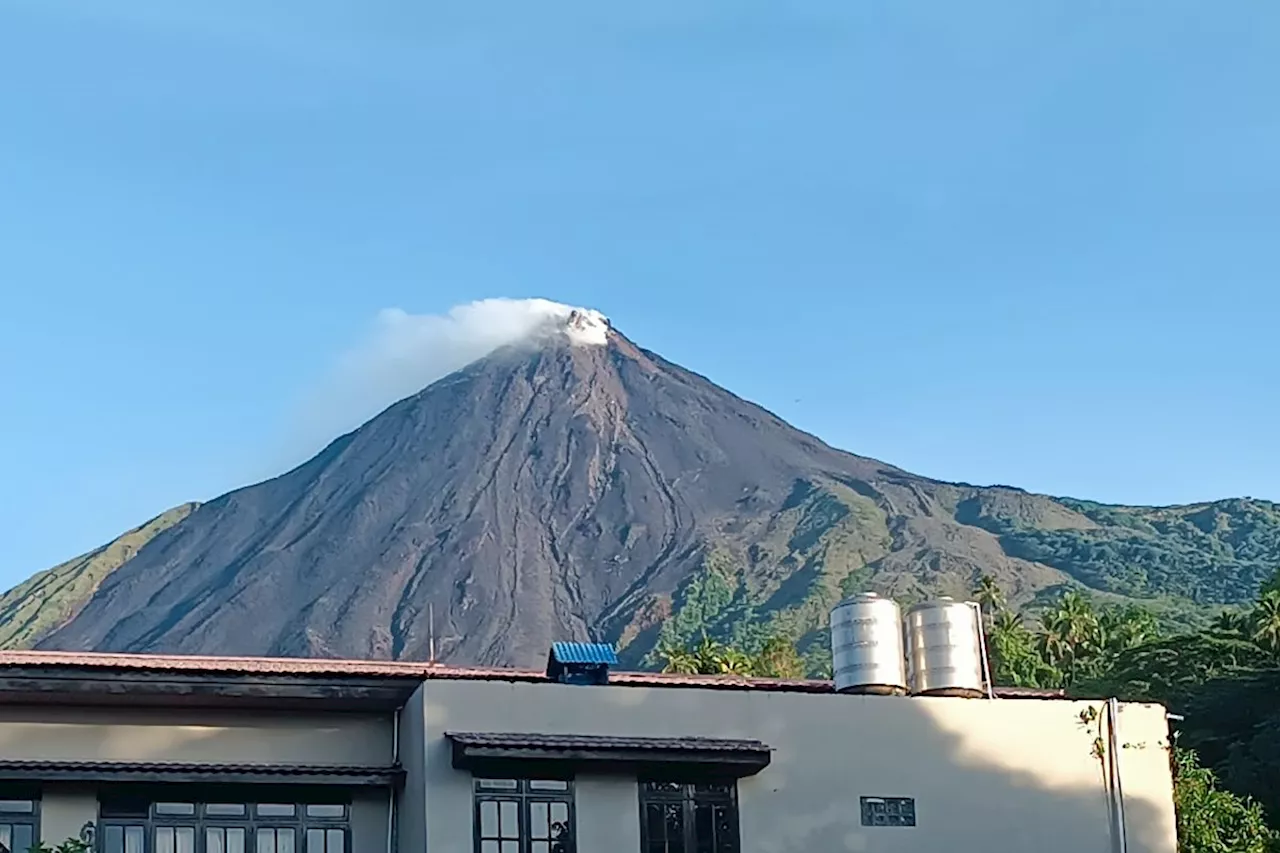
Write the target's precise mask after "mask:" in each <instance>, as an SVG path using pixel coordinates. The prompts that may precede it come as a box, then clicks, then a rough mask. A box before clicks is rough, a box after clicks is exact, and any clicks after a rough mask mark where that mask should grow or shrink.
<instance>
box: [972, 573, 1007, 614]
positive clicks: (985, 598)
mask: <svg viewBox="0 0 1280 853" xmlns="http://www.w3.org/2000/svg"><path fill="white" fill-rule="evenodd" d="M973 598H974V600H975V601H977V602H978V606H979V607H981V608H982V612H983V613H984V614H985V615H986V616H987V618H994V617H995V615H996V613H998V612H1000V611H1001V610H1003V609H1004V606H1005V604H1006V603H1007V602H1006V599H1005V597H1004V591H1003V590H1001V589H1000V585H999V584H997V583H996V579H995V578H993V577H992V576H991V575H983V576H982V577H980V578H978V586H977V588H976V589H974V591H973Z"/></svg>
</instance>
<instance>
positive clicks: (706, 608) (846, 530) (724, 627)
mask: <svg viewBox="0 0 1280 853" xmlns="http://www.w3.org/2000/svg"><path fill="white" fill-rule="evenodd" d="M887 522H888V519H887V518H886V516H885V513H884V511H883V510H882V509H881V508H880V507H879V506H878V505H877V504H876V502H875V501H874V500H872V499H870V498H868V497H865V496H863V495H861V494H859V493H858V492H857V491H855V490H854V489H853V488H851V487H849V486H848V485H845V484H842V483H838V482H825V483H813V482H801V483H797V485H796V488H795V490H794V491H793V493H792V495H791V497H790V498H789V499H788V500H787V502H786V503H785V504H784V505H783V507H782V508H781V511H780V512H778V513H776V514H774V515H772V516H771V517H768V518H766V519H764V520H762V521H761V522H759V523H758V525H757V526H756V527H755V529H744V530H737V531H734V533H736V535H734V536H725V537H723V538H722V539H721V540H719V541H717V542H715V543H712V544H711V545H709V546H708V548H707V550H706V553H705V557H704V559H703V563H702V567H701V570H700V571H697V572H695V573H694V574H693V575H691V576H690V577H689V578H688V579H687V580H686V581H685V583H684V584H683V585H682V586H681V588H680V589H678V590H677V592H676V594H675V600H674V602H673V612H672V615H671V617H670V618H669V619H667V620H666V622H665V623H664V624H663V626H662V630H661V632H660V633H659V634H658V637H657V642H656V643H655V645H654V646H653V648H652V649H650V650H648V654H647V655H646V656H645V658H644V660H643V662H644V663H645V664H649V665H652V664H653V663H654V662H655V660H656V658H655V654H656V653H657V652H656V650H657V649H658V648H659V647H660V646H670V645H673V644H674V645H684V644H688V643H690V642H692V641H694V640H696V639H697V638H699V637H701V636H704V635H705V636H713V637H719V638H725V639H728V640H729V641H731V642H732V643H734V644H735V645H737V646H740V647H742V648H745V649H749V650H751V651H752V652H758V651H759V650H760V648H761V647H762V645H763V644H764V642H765V641H766V639H767V638H769V637H775V636H785V637H788V638H790V639H791V640H792V641H793V642H796V643H797V644H798V645H799V647H800V649H801V650H802V652H803V653H804V654H805V655H806V661H808V662H809V664H810V665H809V669H812V670H815V671H818V672H821V671H822V668H823V666H824V663H823V661H824V660H825V657H826V655H825V652H824V649H825V648H826V646H824V644H823V641H822V638H821V636H820V635H819V632H818V630H817V629H818V628H819V627H820V626H821V625H823V624H824V623H825V620H826V618H827V615H828V613H829V612H830V610H831V607H832V606H833V605H835V603H836V602H838V601H839V600H840V599H841V598H843V597H844V596H846V595H847V594H849V593H850V592H851V591H853V590H856V589H860V588H861V587H863V586H864V585H866V584H867V583H868V582H869V581H870V580H871V578H872V575H873V570H872V568H871V566H872V565H873V564H874V563H875V562H876V561H877V560H879V559H880V558H882V557H883V556H884V555H885V554H887V553H888V552H889V550H890V549H891V548H892V547H893V536H892V534H891V533H890V531H889V528H888V523H887ZM743 541H748V542H750V544H749V545H747V546H745V547H741V543H742V542H743ZM826 665H827V666H828V667H829V664H826Z"/></svg>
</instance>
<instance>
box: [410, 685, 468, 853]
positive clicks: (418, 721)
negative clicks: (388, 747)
mask: <svg viewBox="0 0 1280 853" xmlns="http://www.w3.org/2000/svg"><path fill="white" fill-rule="evenodd" d="M425 689H426V688H424V687H419V688H418V689H417V691H416V692H415V693H414V694H413V696H412V697H410V699H409V701H408V702H406V703H405V706H404V708H402V709H401V711H400V764H401V766H403V767H404V773H405V777H404V787H403V788H401V790H400V799H399V802H398V808H397V812H398V813H397V815H396V849H397V851H399V853H422V851H423V850H424V849H425V847H426V843H427V823H426V802H427V793H426V788H425V784H426V779H425V772H426V751H425V746H424V743H425V742H424V740H423V737H424V735H425V732H426V727H425V721H426V717H425V712H426V706H425V704H424V701H425V700H424V698H423V697H424V695H425ZM466 849H470V848H466Z"/></svg>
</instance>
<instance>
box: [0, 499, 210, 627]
mask: <svg viewBox="0 0 1280 853" xmlns="http://www.w3.org/2000/svg"><path fill="white" fill-rule="evenodd" d="M197 506H199V504H195V503H187V504H183V505H182V506H178V507H174V508H173V509H171V510H169V511H168V512H164V513H161V514H160V515H158V516H156V517H155V518H153V519H151V520H150V521H148V522H147V523H146V524H143V525H142V526H141V527H135V528H134V529H133V530H130V531H129V532H127V533H125V534H123V535H122V536H120V537H119V538H117V539H115V540H113V541H111V542H109V543H107V544H106V545H103V546H102V547H101V548H98V549H96V550H94V551H90V552H89V553H88V554H83V555H81V556H79V557H76V558H75V559H73V560H68V561H67V562H65V563H62V564H60V565H57V566H54V567H53V568H52V569H46V570H45V571H43V572H40V573H39V574H37V575H34V576H33V577H31V578H28V579H27V580H26V581H23V582H22V583H20V584H19V585H18V586H16V587H14V588H13V589H11V590H9V591H8V592H6V593H4V594H3V595H0V649H28V648H31V647H32V646H34V645H35V644H36V643H38V642H39V641H40V640H41V639H42V638H43V637H44V636H45V635H47V634H49V633H50V632H51V631H53V630H55V629H56V628H58V627H59V626H61V625H63V624H65V623H66V622H67V620H69V619H71V617H73V616H74V615H75V614H76V612H77V611H78V610H79V609H80V608H81V607H82V606H83V605H84V603H85V602H86V601H88V600H89V599H90V598H91V597H92V596H93V594H94V592H96V591H97V589H98V585H99V584H101V583H102V581H103V579H104V578H106V577H107V575H109V574H111V573H112V572H114V571H115V570H116V569H118V568H120V567H121V566H123V565H124V564H125V563H126V562H128V560H129V559H130V558H132V557H133V555H134V554H136V553H138V551H139V550H140V549H141V548H142V547H143V546H144V545H146V544H147V543H148V542H150V541H151V540H152V539H154V538H155V537H156V536H158V535H159V534H160V533H163V532H164V531H166V530H168V529H169V528H170V527H173V526H174V525H175V524H177V523H178V522H180V521H182V520H183V519H184V518H186V517H187V516H188V515H190V514H191V512H192V510H194V509H195V508H196V507H197Z"/></svg>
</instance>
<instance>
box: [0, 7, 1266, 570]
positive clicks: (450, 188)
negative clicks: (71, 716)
mask: <svg viewBox="0 0 1280 853" xmlns="http://www.w3.org/2000/svg"><path fill="white" fill-rule="evenodd" d="M1277 43H1280V5H1277V4H1275V3H1263V2H1236V3H1215V4H1208V3H1203V2H1195V3H1192V2H1180V1H1179V0H1151V1H1150V2H1127V3H1121V4H1116V3H1102V2H1086V3H1081V2H1078V0H1072V2H1065V0H1064V2H1047V0H1041V2H1036V3H1009V2H1003V3H984V2H970V3H964V4H956V3H944V2H940V1H939V0H932V2H912V0H901V2H893V3H877V2H870V3H851V2H848V0H838V2H821V1H820V0H814V1H813V2H808V3H803V4H780V3H775V2H755V0H733V2H727V0H726V2H719V3H706V4H697V3H689V2H685V1H684V0H681V2H645V3H629V4H620V3H588V2H565V3H559V4H543V3H516V2H505V3H493V2H477V0H468V2H465V3H436V2H428V3H423V2H399V0H370V2H359V3H358V2H354V0H346V2H332V0H305V2H304V0H276V2H272V3H262V2H260V0H185V2H182V3H174V2H172V0H114V2H99V3H83V2H79V0H7V2H5V3H3V4H0V284H2V286H3V297H4V298H3V311H0V401H2V402H0V471H3V472H4V483H5V488H4V489H3V490H0V517H3V518H4V519H5V522H6V524H5V527H6V533H5V536H4V549H3V553H0V581H8V582H12V581H16V580H17V579H19V578H21V577H22V576H25V575H26V574H28V573H30V572H31V571H34V570H36V569H39V568H43V567H45V566H47V565H50V564H52V563H54V562H56V561H58V560H61V559H65V558H67V557H70V556H72V555H74V554H76V553H78V552H81V551H84V550H86V549H88V548H90V547H92V546H94V545H96V544H99V543H100V542H101V541H103V540H105V539H108V538H110V537H111V536H114V535H115V534H117V533H118V532H120V531H121V530H123V529H125V528H127V527H130V526H132V525H134V524H136V523H139V522H141V521H142V520H144V519H145V518H146V517H148V516H150V515H153V514H155V513H157V512H159V511H161V510H163V509H165V508H166V507H168V506H171V505H173V504H176V503H179V502H181V501H184V500H187V499H193V498H195V499H204V498H209V497H213V496H215V495H217V494H219V493H220V492H222V491H225V490H227V489H228V488H231V487H234V486H236V485H239V484H243V483H245V482H249V481H251V480H254V479H258V478H261V477H263V476H266V475H269V474H270V473H274V471H273V470H272V468H271V466H272V460H273V459H274V458H275V454H276V453H277V452H278V448H279V446H280V442H281V441H282V440H283V439H282V436H284V435H285V434H286V433H287V431H288V429H289V424H290V422H291V419H296V417H297V412H298V407H299V405H300V400H302V399H303V398H304V397H305V395H306V394H307V393H308V389H311V388H314V387H316V385H317V383H322V382H323V381H324V377H325V375H326V374H327V372H328V371H330V370H331V369H332V366H333V363H334V360H335V359H336V358H337V357H338V355H339V354H340V353H342V352H343V351H344V350H345V349H347V348H348V347H350V346H352V344H353V342H354V341H357V340H358V339H359V338H360V337H361V336H362V335H363V334H365V333H366V332H367V330H368V328H369V327H370V324H371V323H373V321H374V318H375V317H376V316H377V313H378V312H379V311H380V310H381V309H384V308H391V307H398V308H402V309H404V310H406V311H410V312H414V313H438V312H443V311H446V310H448V309H449V307H450V306H453V305H457V304H459V303H465V302H469V301H471V300H474V299H479V298H483V297H491V296H545V297H547V298H550V299H555V300H559V301H562V302H568V303H572V304H581V305H588V306H591V307H595V308H599V309H601V310H603V311H604V312H606V313H607V314H609V315H610V316H611V317H612V318H613V320H614V322H615V324H616V325H617V326H618V327H619V328H621V329H622V330H623V331H624V332H625V333H627V334H628V335H629V336H630V337H632V338H633V339H634V340H636V341H638V342H639V343H641V344H642V345H644V346H647V347H650V348H652V349H655V350H657V351H659V352H661V353H662V354H664V355H665V356H667V357H668V358H671V359H673V360H676V361H678V362H681V363H683V364H685V365H686V366H688V367H691V368H693V369H695V370H698V371H700V372H702V373H705V374H707V375H708V376H710V377H711V378H712V379H714V380H716V381H718V382H720V383H721V384H723V385H725V386H727V387H729V388H730V389H732V390H734V391H736V392H738V393H739V394H742V395H743V396H745V397H748V398H750V399H753V400H756V401H758V402H761V403H763V404H764V405H766V406H768V407H770V408H772V409H773V410H775V411H777V412H778V413H779V414H781V415H782V416H784V417H786V418H788V419H790V420H792V421H793V422H795V423H796V424H797V425H799V426H801V427H804V428H806V429H809V430H812V431H814V432H816V433H817V434H819V435H820V436H822V437H823V438H825V439H826V440H828V441H830V442H831V443H833V444H836V445H839V446H842V447H845V448H848V449H851V450H854V451H856V452H859V453H863V454H866V455H871V456H875V457H878V458H881V459H885V460H887V461H890V462H893V463H895V464H898V465H901V466H903V467H906V468H908V469H910V470H913V471H916V472H919V473H923V474H928V475H932V476H936V477H941V478H946V479H958V480H966V481H969V482H979V483H992V482H998V483H1010V484H1016V485H1020V486H1024V487H1026V488H1029V489H1034V490H1039V491H1047V492H1050V493H1055V494H1071V495H1078V496H1087V497H1094V498H1098V499H1104V500H1112V501H1127V502H1159V503H1169V502H1185V501H1193V500H1198V499H1207V498H1217V497H1225V496H1231V495H1242V494H1247V495H1254V496H1258V497H1269V498H1272V499H1280V452H1278V451H1277V438H1276V436H1277V428H1276V424H1277V421H1278V420H1280V358H1278V357H1277V343H1276V339H1277V328H1278V326H1277V320H1278V319H1280V295H1278V293H1277V285H1278V284H1280V275H1278V273H1280V106H1277V100H1276V94H1275V92H1276V85H1277V82H1280V52H1277V51H1276V50H1275V45H1276V44H1277Z"/></svg>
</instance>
